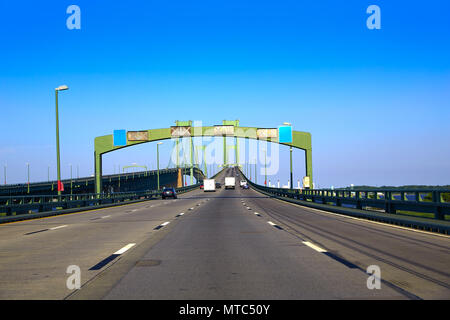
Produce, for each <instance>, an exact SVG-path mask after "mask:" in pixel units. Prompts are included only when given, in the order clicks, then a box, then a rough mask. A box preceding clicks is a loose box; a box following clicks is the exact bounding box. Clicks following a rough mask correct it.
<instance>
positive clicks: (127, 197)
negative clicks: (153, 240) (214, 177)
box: [0, 184, 199, 223]
mask: <svg viewBox="0 0 450 320" xmlns="http://www.w3.org/2000/svg"><path fill="white" fill-rule="evenodd" d="M198 187H199V184H195V185H191V186H186V187H181V188H176V191H177V193H184V192H187V191H190V190H192V189H195V188H198ZM160 196H161V191H158V190H148V191H139V192H116V193H100V194H97V193H88V194H72V195H71V194H67V195H59V196H58V195H35V196H33V195H30V196H2V197H0V215H2V216H3V217H0V223H1V222H8V221H10V220H11V219H5V218H7V217H17V218H15V219H12V220H21V219H22V218H25V219H27V216H28V215H33V214H36V213H50V214H44V215H43V216H48V215H55V214H59V213H64V211H67V210H69V209H75V210H74V211H76V210H82V209H84V210H85V209H86V208H88V209H91V208H92V209H94V208H96V207H102V206H112V205H115V204H121V203H126V202H134V201H142V200H148V199H151V198H158V197H160ZM34 217H38V216H34Z"/></svg>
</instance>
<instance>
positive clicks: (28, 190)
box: [27, 162, 30, 193]
mask: <svg viewBox="0 0 450 320" xmlns="http://www.w3.org/2000/svg"><path fill="white" fill-rule="evenodd" d="M27 172H28V174H27V176H28V178H27V181H28V183H27V185H28V187H27V193H30V164H29V163H28V162H27Z"/></svg>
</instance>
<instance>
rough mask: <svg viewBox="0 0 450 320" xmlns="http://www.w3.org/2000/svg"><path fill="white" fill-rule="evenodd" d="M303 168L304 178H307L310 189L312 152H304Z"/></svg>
mask: <svg viewBox="0 0 450 320" xmlns="http://www.w3.org/2000/svg"><path fill="white" fill-rule="evenodd" d="M305 167H306V176H308V177H309V187H310V188H311V189H312V187H313V180H312V179H313V172H312V150H311V149H306V150H305Z"/></svg>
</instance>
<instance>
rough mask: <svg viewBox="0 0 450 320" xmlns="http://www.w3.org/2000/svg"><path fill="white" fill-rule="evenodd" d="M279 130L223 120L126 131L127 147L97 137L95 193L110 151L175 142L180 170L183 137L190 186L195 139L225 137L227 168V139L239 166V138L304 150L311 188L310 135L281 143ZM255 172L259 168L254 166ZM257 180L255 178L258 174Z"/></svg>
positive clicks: (110, 138) (295, 133)
mask: <svg viewBox="0 0 450 320" xmlns="http://www.w3.org/2000/svg"><path fill="white" fill-rule="evenodd" d="M274 130H276V128H257V127H241V126H239V120H232V121H228V120H224V121H222V125H216V126H203V127H192V121H176V122H175V126H174V127H170V128H161V129H149V130H143V131H137V133H138V135H134V133H136V131H129V132H127V139H126V145H122V146H115V145H114V139H113V134H109V135H104V136H100V137H96V138H95V140H94V160H95V192H96V193H101V190H102V179H101V177H102V156H103V155H104V154H106V153H108V152H112V151H116V150H119V149H122V148H127V147H130V146H133V145H137V144H141V143H147V142H153V141H158V140H167V139H174V138H175V139H176V149H177V160H176V161H177V167H179V166H180V162H179V141H180V138H189V158H190V176H191V184H192V183H193V170H194V169H193V163H194V159H193V158H194V152H193V141H192V138H193V137H223V139H224V146H223V150H224V156H223V157H224V165H225V166H226V165H228V159H227V140H226V138H227V137H234V138H235V144H234V146H230V147H231V148H233V149H235V155H236V164H238V165H239V140H238V138H245V139H255V140H261V141H268V142H274V143H279V144H282V145H285V146H289V147H293V148H297V149H302V150H304V151H305V168H306V170H305V171H306V173H305V176H306V178H308V180H309V181H310V184H311V185H312V181H313V179H312V146H311V134H310V133H309V132H303V131H292V142H290V143H285V142H279V137H278V136H277V134H276V133H275V132H276V131H274ZM255 170H256V167H255ZM255 178H256V175H255Z"/></svg>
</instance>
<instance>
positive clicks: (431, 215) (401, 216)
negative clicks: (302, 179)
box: [241, 172, 450, 234]
mask: <svg viewBox="0 0 450 320" xmlns="http://www.w3.org/2000/svg"><path fill="white" fill-rule="evenodd" d="M241 173H242V172H241ZM242 174H243V173H242ZM243 175H244V174H243ZM244 176H245V175H244ZM247 181H248V183H249V184H250V185H251V186H252V187H253V188H254V189H256V190H259V191H261V192H263V193H265V194H267V195H271V196H273V197H276V198H279V199H281V200H286V201H289V202H293V203H297V204H300V205H303V206H308V207H312V208H316V209H321V210H325V211H330V212H335V213H340V214H344V215H350V216H353V217H360V218H364V219H369V220H374V221H380V222H386V223H391V224H397V225H402V226H408V227H413V228H418V229H424V230H431V231H437V232H441V233H447V234H449V233H450V189H445V188H442V189H438V188H437V189H426V188H424V189H387V188H386V189H366V190H351V189H302V190H299V189H287V188H273V187H266V186H262V185H258V184H255V183H253V182H252V181H250V180H248V179H247Z"/></svg>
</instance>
